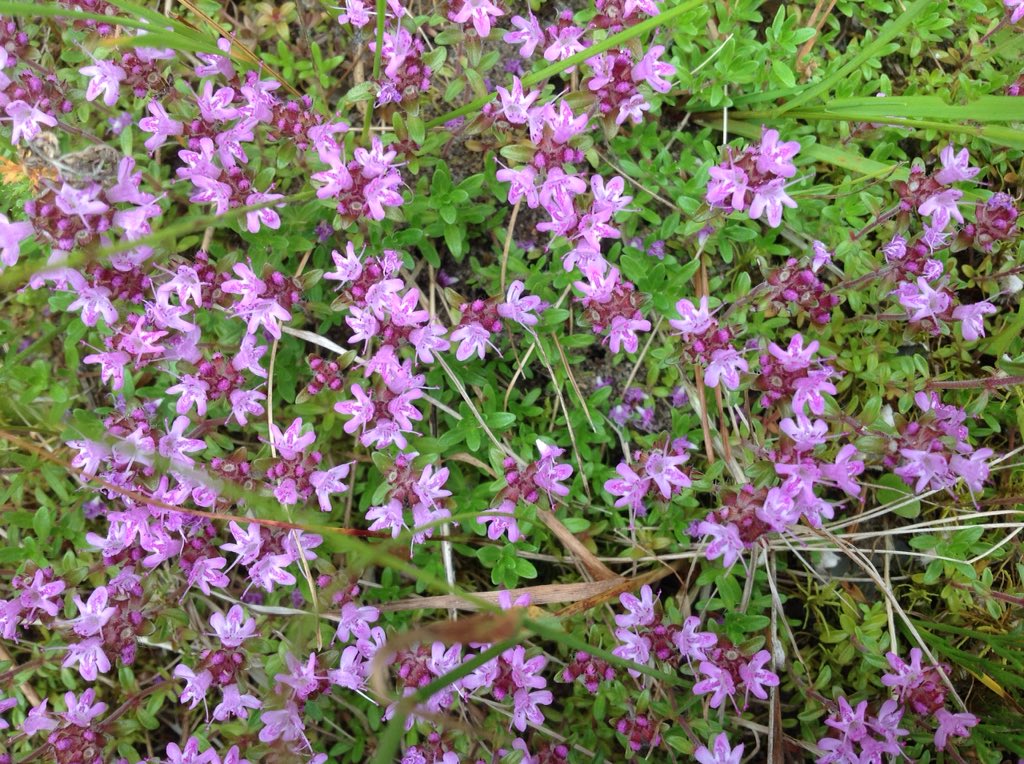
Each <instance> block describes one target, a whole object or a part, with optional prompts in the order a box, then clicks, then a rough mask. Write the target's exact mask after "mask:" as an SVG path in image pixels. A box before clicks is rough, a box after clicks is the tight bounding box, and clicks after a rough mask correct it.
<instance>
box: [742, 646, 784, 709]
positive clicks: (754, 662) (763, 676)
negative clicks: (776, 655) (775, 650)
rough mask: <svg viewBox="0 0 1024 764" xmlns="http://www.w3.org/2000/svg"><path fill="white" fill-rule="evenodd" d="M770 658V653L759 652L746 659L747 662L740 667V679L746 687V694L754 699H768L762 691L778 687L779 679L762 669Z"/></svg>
mask: <svg viewBox="0 0 1024 764" xmlns="http://www.w3.org/2000/svg"><path fill="white" fill-rule="evenodd" d="M771 658H772V656H771V653H769V652H768V651H767V650H761V651H760V652H759V653H757V654H755V655H753V656H751V657H750V658H748V659H747V662H746V663H744V664H743V665H742V666H740V679H742V680H743V685H744V687H746V690H747V692H748V693H753V694H754V697H756V698H760V699H761V700H767V699H768V693H767V692H765V690H764V688H765V687H778V686H779V677H778V676H777V675H776V674H775V673H774V672H771V671H768V670H767V669H765V668H762V667H763V666H764V665H765V664H766V663H767V662H768V661H770V660H771Z"/></svg>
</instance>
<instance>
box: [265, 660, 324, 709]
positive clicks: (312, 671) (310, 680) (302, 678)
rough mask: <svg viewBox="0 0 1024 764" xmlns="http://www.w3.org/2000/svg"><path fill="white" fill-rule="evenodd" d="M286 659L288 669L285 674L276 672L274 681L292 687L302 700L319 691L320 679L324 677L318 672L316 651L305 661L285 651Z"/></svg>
mask: <svg viewBox="0 0 1024 764" xmlns="http://www.w3.org/2000/svg"><path fill="white" fill-rule="evenodd" d="M284 660H285V663H286V664H287V666H288V671H287V673H284V674H276V675H275V676H274V681H276V682H280V683H281V684H285V685H288V686H289V687H291V688H292V689H293V690H294V691H295V695H296V696H297V697H298V698H300V699H301V700H305V699H306V698H308V697H309V696H310V695H312V694H313V693H314V692H316V691H317V689H318V688H319V687H320V680H321V679H323V678H324V677H321V676H317V674H316V670H317V665H316V653H310V654H309V658H308V660H307V661H306V662H305V663H301V662H300V661H299V659H298V658H296V657H295V656H294V655H292V654H291V653H285V656H284Z"/></svg>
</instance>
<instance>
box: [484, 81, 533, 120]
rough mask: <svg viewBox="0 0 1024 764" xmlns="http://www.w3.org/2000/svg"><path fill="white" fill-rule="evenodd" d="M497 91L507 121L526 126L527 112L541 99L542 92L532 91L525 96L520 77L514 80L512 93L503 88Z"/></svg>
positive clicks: (499, 87)
mask: <svg viewBox="0 0 1024 764" xmlns="http://www.w3.org/2000/svg"><path fill="white" fill-rule="evenodd" d="M495 90H496V91H497V93H498V98H500V99H501V111H502V113H503V114H504V115H505V119H507V120H508V121H509V122H511V123H512V124H513V125H525V124H526V119H527V114H526V112H527V110H528V109H529V108H530V105H531V104H532V103H533V102H534V101H536V100H537V99H538V98H539V97H540V91H539V90H531V91H530V92H529V93H528V94H526V95H524V94H523V83H522V82H521V81H520V79H519V78H518V77H513V78H512V91H511V92H509V91H508V90H506V89H505V88H503V87H501V86H498V87H497V88H495Z"/></svg>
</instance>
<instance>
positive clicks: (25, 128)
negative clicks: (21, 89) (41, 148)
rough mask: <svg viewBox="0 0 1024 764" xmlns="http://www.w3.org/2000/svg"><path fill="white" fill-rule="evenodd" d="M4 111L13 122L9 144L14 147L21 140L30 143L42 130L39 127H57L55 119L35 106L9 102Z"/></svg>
mask: <svg viewBox="0 0 1024 764" xmlns="http://www.w3.org/2000/svg"><path fill="white" fill-rule="evenodd" d="M4 111H5V112H6V113H7V116H8V117H10V118H11V120H12V121H13V128H12V131H11V143H12V144H14V145H15V146H17V145H18V142H19V141H21V140H22V139H25V140H26V141H31V140H33V139H34V138H35V137H36V136H37V135H39V132H40V130H42V128H41V127H40V125H46V126H47V127H56V125H57V120H56V119H54V118H53V117H51V116H50V115H49V114H47V113H46V112H43V111H40V110H39V109H37V108H36V107H35V106H29V105H28V104H27V103H25V102H24V101H11V102H10V103H9V104H7V105H6V106H5V107H4Z"/></svg>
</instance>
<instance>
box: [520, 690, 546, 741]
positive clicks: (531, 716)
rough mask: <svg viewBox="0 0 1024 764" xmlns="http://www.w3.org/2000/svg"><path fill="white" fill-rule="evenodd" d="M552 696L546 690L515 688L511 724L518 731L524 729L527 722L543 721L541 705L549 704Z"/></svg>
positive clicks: (539, 722) (538, 722)
mask: <svg viewBox="0 0 1024 764" xmlns="http://www.w3.org/2000/svg"><path fill="white" fill-rule="evenodd" d="M552 700H554V696H553V695H552V694H551V693H550V692H549V691H548V690H533V691H530V690H526V689H520V690H516V693H515V695H513V696H512V726H513V727H515V728H516V729H517V730H519V731H520V732H523V731H525V730H526V725H527V722H532V723H533V724H543V723H544V712H543V711H541V710H540V706H542V705H545V706H546V705H550V704H551V701H552Z"/></svg>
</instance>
